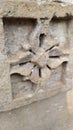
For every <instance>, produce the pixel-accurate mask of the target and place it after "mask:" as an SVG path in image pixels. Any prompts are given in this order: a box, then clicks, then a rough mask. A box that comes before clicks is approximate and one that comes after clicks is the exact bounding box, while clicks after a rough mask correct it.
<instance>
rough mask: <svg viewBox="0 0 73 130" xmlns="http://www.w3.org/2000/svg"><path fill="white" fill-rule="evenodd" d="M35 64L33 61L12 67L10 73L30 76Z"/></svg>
mask: <svg viewBox="0 0 73 130" xmlns="http://www.w3.org/2000/svg"><path fill="white" fill-rule="evenodd" d="M33 66H34V65H33V64H32V63H29V62H28V63H26V64H24V65H22V66H16V67H12V69H11V72H10V74H14V73H19V74H21V75H23V76H28V75H30V73H31V71H32V68H33Z"/></svg>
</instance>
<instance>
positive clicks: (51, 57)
mask: <svg viewBox="0 0 73 130" xmlns="http://www.w3.org/2000/svg"><path fill="white" fill-rule="evenodd" d="M49 58H60V56H49Z"/></svg>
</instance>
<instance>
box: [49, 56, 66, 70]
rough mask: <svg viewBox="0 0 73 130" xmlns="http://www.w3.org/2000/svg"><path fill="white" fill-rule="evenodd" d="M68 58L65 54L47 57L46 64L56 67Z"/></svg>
mask: <svg viewBox="0 0 73 130" xmlns="http://www.w3.org/2000/svg"><path fill="white" fill-rule="evenodd" d="M67 61H68V58H67V57H65V56H61V57H60V58H49V61H48V66H49V67H50V68H52V69H55V68H57V67H58V66H59V65H61V64H62V63H63V62H67Z"/></svg>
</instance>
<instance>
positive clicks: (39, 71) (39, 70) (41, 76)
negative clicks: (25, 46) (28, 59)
mask: <svg viewBox="0 0 73 130" xmlns="http://www.w3.org/2000/svg"><path fill="white" fill-rule="evenodd" d="M39 77H42V75H41V69H39Z"/></svg>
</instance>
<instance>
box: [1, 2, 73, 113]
mask: <svg viewBox="0 0 73 130" xmlns="http://www.w3.org/2000/svg"><path fill="white" fill-rule="evenodd" d="M10 4H12V8H10V7H8V6H7V10H3V15H2V16H1V23H0V26H1V28H2V30H1V32H2V31H3V33H0V38H2V40H1V41H2V43H1V47H2V46H3V47H2V49H1V48H0V49H1V56H0V57H1V58H2V62H3V65H2V63H1V60H0V66H1V67H0V71H3V72H4V76H3V73H2V72H1V73H0V74H1V76H2V77H1V78H0V80H1V82H2V83H1V84H3V88H2V86H1V85H0V88H1V91H2V95H4V96H3V97H2V96H1V91H0V99H1V98H2V100H1V101H0V106H1V107H0V111H6V110H10V109H14V108H18V107H20V106H23V105H26V104H30V103H32V102H34V101H38V100H41V99H45V98H48V97H51V96H54V95H55V94H57V93H60V92H64V91H68V90H69V89H70V88H71V85H72V84H71V81H72V75H71V73H72V69H73V68H72V59H71V57H72V55H73V54H72V50H71V46H72V40H71V34H72V29H71V26H72V21H73V19H72V16H70V15H69V14H68V11H67V10H65V12H62V13H59V12H58V10H56V12H55V9H54V12H53V7H54V4H53V7H51V8H50V9H47V6H46V5H45V6H46V7H45V9H47V11H46V13H45V14H44V12H43V11H42V6H40V7H39V6H38V5H35V3H34V4H32V6H33V7H34V5H35V9H36V11H37V14H38V15H37V14H36V12H33V13H32V10H31V6H30V7H28V8H27V7H25V10H26V11H25V12H24V8H23V7H22V5H20V6H18V7H17V9H15V10H14V7H15V6H17V4H18V2H17V4H16V3H10ZM23 5H24V6H25V2H23ZM29 5H31V4H29ZM3 6H5V5H3ZM48 6H49V3H48ZM58 6H61V5H60V4H58ZM20 8H22V9H21V10H23V13H21V11H20V12H19V11H18V10H19V9H20ZM60 8H61V11H62V9H63V7H62V6H61V7H60ZM5 9H6V8H5ZM28 9H29V10H30V12H31V13H30V12H28ZM35 9H34V10H35ZM40 9H41V13H42V14H43V15H42V14H41V13H40ZM34 10H33V11H34ZM13 11H14V12H13ZM50 11H51V12H50ZM1 13H2V12H1ZM23 14H24V15H23ZM2 55H3V56H4V57H5V56H6V58H7V59H5V60H4V61H3V56H2Z"/></svg>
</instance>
